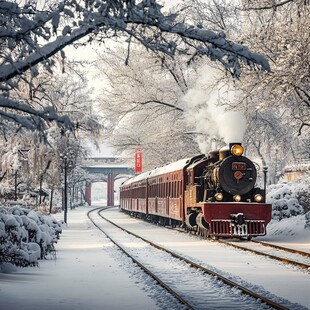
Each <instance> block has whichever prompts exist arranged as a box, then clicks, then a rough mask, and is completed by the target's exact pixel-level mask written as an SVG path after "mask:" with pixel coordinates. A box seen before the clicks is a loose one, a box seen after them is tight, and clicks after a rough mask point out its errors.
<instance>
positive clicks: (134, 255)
mask: <svg viewBox="0 0 310 310" xmlns="http://www.w3.org/2000/svg"><path fill="white" fill-rule="evenodd" d="M103 210H104V208H97V209H93V210H91V211H89V212H88V217H89V218H90V220H91V221H92V222H93V224H94V225H95V226H96V227H97V228H98V229H99V230H100V231H102V232H103V233H104V234H105V235H106V236H107V237H108V238H109V239H110V240H111V241H112V242H113V243H114V244H115V245H116V246H117V247H118V248H120V249H121V250H122V251H123V252H124V253H125V254H126V255H127V256H129V257H130V258H131V259H132V260H133V262H135V263H136V264H137V265H138V266H139V267H140V268H142V269H143V270H144V271H145V272H146V273H147V274H148V275H150V276H151V277H152V278H153V279H155V280H156V281H157V282H158V283H159V284H160V285H161V286H162V287H163V288H164V289H166V290H167V291H168V292H169V293H170V294H172V295H173V296H174V297H175V298H176V299H177V300H178V301H179V302H180V304H182V305H184V306H185V307H186V308H188V309H214V308H221V309H223V308H226V307H227V308H230V309H234V308H238V309H269V308H270V307H271V308H273V309H287V308H286V307H285V306H283V305H280V304H278V303H276V302H274V301H272V300H270V299H268V298H266V297H264V296H261V295H260V294H258V293H255V292H253V291H251V290H249V289H247V288H246V287H243V286H241V285H239V284H238V283H235V282H233V281H231V280H229V279H227V278H225V277H223V276H222V275H220V274H217V273H216V272H214V271H212V270H209V269H207V268H205V267H203V266H200V265H199V264H197V263H195V262H192V261H191V260H189V259H187V258H185V257H182V256H180V255H179V254H176V253H174V252H171V251H170V250H168V249H166V248H163V247H161V246H159V245H158V244H154V243H153V242H151V241H149V240H146V239H145V238H143V237H140V236H138V235H137V234H135V233H132V232H130V231H128V230H126V229H125V228H123V227H120V226H119V225H117V224H115V223H113V222H112V221H110V220H109V219H107V218H105V217H104V216H103V215H102V214H101V212H102V211H103ZM95 211H97V214H96V219H94V217H93V216H92V215H91V214H93V213H94V212H95ZM103 220H104V221H103ZM193 279H194V280H193ZM240 292H242V293H243V294H240Z"/></svg>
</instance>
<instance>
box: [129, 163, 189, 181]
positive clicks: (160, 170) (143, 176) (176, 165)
mask: <svg viewBox="0 0 310 310" xmlns="http://www.w3.org/2000/svg"><path fill="white" fill-rule="evenodd" d="M191 159H192V157H190V158H183V159H180V160H178V161H176V162H173V163H171V164H168V165H165V166H163V167H159V168H155V169H153V170H150V171H147V172H143V173H141V174H139V175H137V176H135V177H132V178H130V179H128V180H126V181H125V182H124V183H123V185H128V184H131V183H134V182H138V181H141V180H143V179H146V178H151V177H155V176H158V175H162V174H165V173H169V172H173V171H178V170H182V169H183V168H184V167H185V166H186V164H188V163H189V162H190V160H191Z"/></svg>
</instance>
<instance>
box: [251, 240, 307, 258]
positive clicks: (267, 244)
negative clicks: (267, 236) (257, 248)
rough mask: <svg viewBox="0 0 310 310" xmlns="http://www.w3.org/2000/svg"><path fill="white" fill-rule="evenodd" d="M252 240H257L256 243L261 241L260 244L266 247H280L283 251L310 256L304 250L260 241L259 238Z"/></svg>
mask: <svg viewBox="0 0 310 310" xmlns="http://www.w3.org/2000/svg"><path fill="white" fill-rule="evenodd" d="M251 241H252V242H255V243H259V244H261V245H263V246H266V247H271V248H275V249H278V250H283V251H286V252H290V253H294V254H299V255H302V256H306V257H310V253H307V252H303V251H300V250H295V249H291V248H287V247H283V246H279V245H276V244H272V243H268V242H264V241H258V240H251Z"/></svg>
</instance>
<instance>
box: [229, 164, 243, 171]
mask: <svg viewBox="0 0 310 310" xmlns="http://www.w3.org/2000/svg"><path fill="white" fill-rule="evenodd" d="M232 170H246V164H245V163H232Z"/></svg>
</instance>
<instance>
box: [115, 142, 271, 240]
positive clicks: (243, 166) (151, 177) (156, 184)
mask: <svg viewBox="0 0 310 310" xmlns="http://www.w3.org/2000/svg"><path fill="white" fill-rule="evenodd" d="M242 154H243V148H242V146H241V144H231V145H230V147H229V148H224V149H221V150H217V151H213V152H210V153H209V155H208V156H205V155H198V156H195V157H192V158H187V159H182V160H179V161H177V162H175V163H172V164H169V165H166V166H164V167H161V168H157V169H154V170H151V171H148V172H145V173H142V174H140V175H137V176H135V177H133V178H130V179H128V180H126V181H125V182H124V183H123V184H122V186H121V188H120V208H121V209H122V210H124V211H127V212H129V213H132V214H133V215H135V216H137V217H141V218H144V219H147V220H149V221H151V222H155V223H160V224H162V225H172V226H176V225H180V226H183V227H186V228H187V229H191V230H197V231H198V232H200V233H201V234H203V235H210V236H211V237H247V238H252V237H254V236H260V235H265V234H266V226H267V224H268V222H269V221H270V220H271V205H270V204H266V203H265V190H264V189H260V188H259V187H257V186H256V179H257V171H256V168H255V165H254V164H253V162H252V161H250V160H249V159H248V158H246V157H244V156H242Z"/></svg>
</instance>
